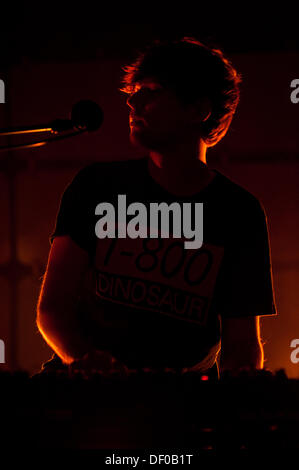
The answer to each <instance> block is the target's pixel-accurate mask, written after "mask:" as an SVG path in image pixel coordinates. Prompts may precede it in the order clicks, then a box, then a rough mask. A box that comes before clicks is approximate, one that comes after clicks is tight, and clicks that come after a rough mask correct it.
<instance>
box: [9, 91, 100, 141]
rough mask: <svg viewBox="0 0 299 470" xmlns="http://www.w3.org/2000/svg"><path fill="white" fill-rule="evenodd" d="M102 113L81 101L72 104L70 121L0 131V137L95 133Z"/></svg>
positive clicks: (56, 120) (90, 103)
mask: <svg viewBox="0 0 299 470" xmlns="http://www.w3.org/2000/svg"><path fill="white" fill-rule="evenodd" d="M103 120H104V113H103V111H102V109H101V108H100V106H99V105H98V104H96V103H95V102H94V101H91V100H81V101H78V103H76V104H74V106H73V108H72V112H71V115H70V119H55V120H54V121H52V122H50V123H47V124H42V125H41V124H38V125H37V126H35V125H33V126H22V127H10V128H7V129H0V136H7V135H21V134H33V133H38V132H53V133H55V134H57V133H58V132H64V131H70V130H73V131H81V132H84V131H96V130H97V129H99V128H100V127H101V125H102V122H103Z"/></svg>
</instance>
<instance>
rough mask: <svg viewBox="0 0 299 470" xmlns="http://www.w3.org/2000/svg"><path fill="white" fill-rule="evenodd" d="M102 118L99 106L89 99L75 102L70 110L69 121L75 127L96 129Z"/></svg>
mask: <svg viewBox="0 0 299 470" xmlns="http://www.w3.org/2000/svg"><path fill="white" fill-rule="evenodd" d="M103 120H104V113H103V111H102V109H101V108H100V106H99V105H98V104H96V103H95V102H94V101H91V100H81V101H78V103H76V104H75V105H74V106H73V108H72V112H71V121H72V123H73V126H74V127H76V128H77V129H86V130H88V131H96V130H97V129H99V128H100V127H101V125H102V123H103Z"/></svg>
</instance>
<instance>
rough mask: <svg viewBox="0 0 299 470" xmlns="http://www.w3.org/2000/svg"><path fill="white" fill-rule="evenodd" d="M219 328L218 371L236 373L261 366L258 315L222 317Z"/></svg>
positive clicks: (261, 350)
mask: <svg viewBox="0 0 299 470" xmlns="http://www.w3.org/2000/svg"><path fill="white" fill-rule="evenodd" d="M221 330H222V331H221V355H220V373H223V372H225V371H229V373H230V374H238V373H240V372H241V371H242V370H243V371H244V370H247V371H253V370H260V369H262V368H263V364H264V353H263V346H262V343H261V338H260V325H259V317H257V316H252V317H244V318H226V319H222V325H221Z"/></svg>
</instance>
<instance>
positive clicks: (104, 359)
mask: <svg viewBox="0 0 299 470" xmlns="http://www.w3.org/2000/svg"><path fill="white" fill-rule="evenodd" d="M69 371H70V372H76V371H79V372H81V373H82V374H83V375H85V376H87V377H88V376H90V375H92V374H94V373H103V374H104V375H109V374H112V373H118V374H119V375H120V376H124V377H125V376H127V375H128V374H129V369H128V368H127V366H125V365H124V364H123V363H122V362H120V361H118V360H117V359H115V357H113V356H112V355H111V354H110V353H109V352H108V351H98V350H94V351H91V352H89V353H87V354H85V356H84V357H83V358H82V359H80V360H78V361H74V362H72V363H71V364H70V365H69Z"/></svg>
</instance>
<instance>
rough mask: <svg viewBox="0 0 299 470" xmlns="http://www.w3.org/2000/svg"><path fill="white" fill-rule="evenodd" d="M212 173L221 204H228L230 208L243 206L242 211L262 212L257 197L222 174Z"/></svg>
mask: <svg viewBox="0 0 299 470" xmlns="http://www.w3.org/2000/svg"><path fill="white" fill-rule="evenodd" d="M214 171H215V173H216V177H217V181H218V185H216V192H217V194H219V196H221V201H222V203H224V204H229V205H230V206H231V207H240V206H243V208H244V209H245V208H246V209H252V210H254V209H256V210H262V211H263V210H264V208H263V205H262V203H261V201H260V200H259V198H258V197H257V196H255V195H254V194H253V193H251V192H250V191H249V190H248V189H246V188H245V187H244V186H242V185H241V184H239V183H237V182H235V181H233V180H232V179H231V178H230V177H228V176H226V175H224V174H223V173H222V172H219V171H218V170H214Z"/></svg>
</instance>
